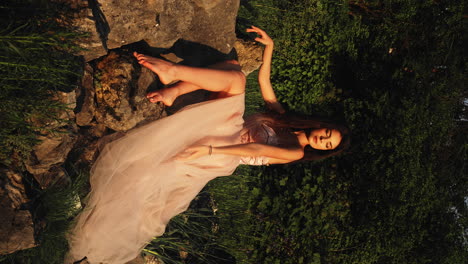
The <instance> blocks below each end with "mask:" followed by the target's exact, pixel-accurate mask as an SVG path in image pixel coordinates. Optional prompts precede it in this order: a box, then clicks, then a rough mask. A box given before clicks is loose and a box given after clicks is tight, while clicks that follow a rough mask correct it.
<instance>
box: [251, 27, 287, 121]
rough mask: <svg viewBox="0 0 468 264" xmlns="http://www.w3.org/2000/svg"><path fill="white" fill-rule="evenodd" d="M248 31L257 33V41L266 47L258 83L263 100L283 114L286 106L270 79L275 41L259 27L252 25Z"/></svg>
mask: <svg viewBox="0 0 468 264" xmlns="http://www.w3.org/2000/svg"><path fill="white" fill-rule="evenodd" d="M247 32H255V33H257V34H258V36H259V37H257V38H255V41H258V42H260V43H262V44H263V45H265V49H264V50H263V64H262V66H261V67H260V70H259V72H258V83H259V85H260V90H261V92H262V96H263V100H264V101H265V103H266V104H267V106H268V107H269V108H270V109H272V110H274V111H276V112H278V113H280V114H282V113H284V112H285V111H284V108H283V106H282V105H281V104H280V103H279V102H278V99H276V95H275V92H274V90H273V86H272V85H271V81H270V73H271V58H272V56H273V47H274V42H273V40H272V39H271V38H270V36H268V34H267V33H266V32H265V31H263V30H262V29H260V28H258V27H255V26H251V28H248V29H247Z"/></svg>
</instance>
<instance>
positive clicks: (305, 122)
mask: <svg viewBox="0 0 468 264" xmlns="http://www.w3.org/2000/svg"><path fill="white" fill-rule="evenodd" d="M247 31H248V32H255V33H257V34H258V35H259V37H258V38H256V40H257V41H258V42H260V43H262V44H264V45H265V50H264V54H263V65H262V66H261V68H260V71H259V83H260V87H261V92H262V95H263V98H264V100H265V102H266V103H267V105H268V106H269V107H270V108H271V109H272V110H274V111H276V112H277V114H260V115H255V116H253V117H252V118H250V119H248V120H247V121H246V122H245V124H244V120H243V118H242V116H243V112H244V91H245V76H244V75H243V74H242V72H241V71H240V67H239V65H238V63H237V62H236V61H225V62H222V63H219V64H216V65H213V66H211V67H210V68H207V69H203V68H194V67H188V66H182V65H177V64H173V63H170V62H167V61H164V60H160V59H157V58H153V57H150V56H146V55H142V54H138V53H135V54H134V55H135V57H136V58H137V59H138V62H139V63H140V64H141V65H143V66H144V67H147V68H149V69H151V70H152V71H154V72H155V73H156V74H157V75H158V76H159V78H160V80H161V82H163V83H164V84H169V83H172V82H174V81H176V80H178V82H177V83H175V84H172V85H169V86H168V87H167V88H165V89H162V90H159V91H157V92H151V93H149V94H148V95H147V97H148V99H149V100H150V101H151V102H158V101H162V102H163V103H164V104H165V105H168V106H169V105H171V104H172V102H173V101H174V100H175V98H176V97H177V96H179V95H181V94H185V93H188V92H191V91H194V90H197V89H205V90H209V91H212V92H215V93H216V99H214V100H210V101H206V102H202V103H199V104H195V105H191V106H188V107H185V108H184V109H182V110H181V111H179V112H177V113H176V114H174V115H172V116H169V117H166V118H163V119H161V120H158V121H155V122H153V123H150V124H148V125H146V126H143V127H140V128H137V129H134V130H132V131H131V132H129V133H128V134H127V135H126V136H125V137H123V138H120V139H118V140H116V141H113V142H111V143H110V144H107V145H106V147H105V148H104V150H103V151H102V152H101V154H100V156H99V158H98V160H97V161H96V163H95V165H94V166H93V168H92V171H91V178H90V183H91V187H92V191H91V192H90V194H89V197H88V200H87V203H86V208H85V210H84V211H83V212H82V213H81V214H80V215H79V216H78V218H77V223H76V225H75V227H74V228H73V230H72V232H71V235H70V236H69V244H70V252H69V254H68V257H67V261H66V263H72V262H73V261H77V260H80V259H82V258H84V257H87V260H88V262H90V263H91V264H93V263H112V264H119V263H126V262H127V261H130V260H132V259H134V258H135V257H136V256H137V255H138V254H139V252H140V250H141V249H142V248H143V247H144V246H145V244H146V243H147V242H148V241H149V240H151V238H152V237H154V236H159V235H161V234H163V233H164V229H165V226H166V224H167V223H168V222H169V220H170V219H171V218H172V217H174V216H175V215H177V214H179V213H181V212H183V211H185V210H186V209H187V207H188V206H189V204H190V202H191V201H192V199H193V198H194V197H195V196H196V195H197V193H198V192H199V191H200V190H201V189H202V188H203V187H204V186H205V185H206V183H207V182H208V181H210V180H211V179H213V178H216V177H219V176H225V175H230V174H231V173H232V172H233V171H234V169H235V168H236V167H237V166H238V165H239V163H241V164H251V165H263V164H278V163H289V162H293V161H297V160H301V159H304V158H305V159H319V158H323V157H327V156H330V155H335V154H337V153H339V152H341V151H342V150H343V149H344V148H345V147H346V145H347V142H348V140H347V138H348V131H347V129H346V128H345V127H343V126H340V125H336V124H332V123H329V122H324V121H323V120H313V119H304V118H300V117H297V116H289V115H287V114H284V112H285V111H284V109H283V107H282V106H281V104H279V103H278V101H277V99H276V96H275V93H274V91H273V88H272V86H271V83H270V67H271V57H272V52H273V41H272V40H271V38H270V37H269V36H268V35H267V34H266V33H265V32H264V31H263V30H261V29H259V28H257V27H252V28H250V29H248V30H247Z"/></svg>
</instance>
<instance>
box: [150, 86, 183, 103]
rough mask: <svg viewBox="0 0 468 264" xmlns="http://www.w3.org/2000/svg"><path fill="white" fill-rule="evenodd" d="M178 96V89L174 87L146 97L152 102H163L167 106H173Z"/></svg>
mask: <svg viewBox="0 0 468 264" xmlns="http://www.w3.org/2000/svg"><path fill="white" fill-rule="evenodd" d="M177 96H178V91H177V88H174V87H167V88H164V89H161V90H159V91H154V92H150V93H148V94H147V95H146V98H148V99H149V101H150V102H152V103H156V102H163V104H164V105H166V106H171V105H172V103H174V100H175V99H176V98H177Z"/></svg>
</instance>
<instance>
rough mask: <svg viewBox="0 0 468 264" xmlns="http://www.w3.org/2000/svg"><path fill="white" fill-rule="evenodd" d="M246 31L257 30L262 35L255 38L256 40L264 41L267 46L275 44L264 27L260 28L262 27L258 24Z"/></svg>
mask: <svg viewBox="0 0 468 264" xmlns="http://www.w3.org/2000/svg"><path fill="white" fill-rule="evenodd" d="M246 31H247V32H255V33H257V34H258V35H259V36H260V37H257V38H255V41H258V42H260V43H262V44H263V45H265V46H270V45H271V46H273V40H272V39H271V38H270V36H268V34H267V33H266V32H265V31H263V30H262V29H260V28H258V27H256V26H251V27H250V28H248V29H247V30H246Z"/></svg>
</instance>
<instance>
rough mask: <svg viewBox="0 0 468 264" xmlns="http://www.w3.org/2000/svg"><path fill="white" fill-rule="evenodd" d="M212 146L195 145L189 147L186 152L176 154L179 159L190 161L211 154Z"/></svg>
mask: <svg viewBox="0 0 468 264" xmlns="http://www.w3.org/2000/svg"><path fill="white" fill-rule="evenodd" d="M211 149H212V147H211V146H203V145H202V146H194V147H189V148H187V149H186V150H185V151H184V152H181V153H179V154H178V155H177V156H176V159H177V160H182V161H189V160H194V159H198V158H200V157H203V156H206V155H210V154H211V153H210V150H211Z"/></svg>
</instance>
